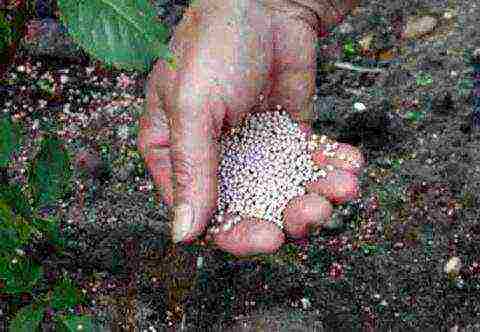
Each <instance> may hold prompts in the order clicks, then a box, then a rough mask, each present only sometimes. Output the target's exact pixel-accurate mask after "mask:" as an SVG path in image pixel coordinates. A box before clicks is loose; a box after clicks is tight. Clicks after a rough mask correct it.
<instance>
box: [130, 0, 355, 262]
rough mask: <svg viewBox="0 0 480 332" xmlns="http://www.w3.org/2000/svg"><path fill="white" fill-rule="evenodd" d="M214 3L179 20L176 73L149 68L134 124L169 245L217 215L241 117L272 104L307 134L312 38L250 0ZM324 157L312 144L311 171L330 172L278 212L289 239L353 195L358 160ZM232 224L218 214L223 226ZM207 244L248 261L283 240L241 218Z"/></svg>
mask: <svg viewBox="0 0 480 332" xmlns="http://www.w3.org/2000/svg"><path fill="white" fill-rule="evenodd" d="M217 2H219V1H205V2H204V3H203V4H200V3H196V4H195V5H193V6H192V7H191V8H189V10H188V11H187V12H186V13H185V16H184V19H183V20H182V22H181V23H180V24H179V26H178V27H177V29H176V31H175V34H174V36H173V38H172V41H171V45H170V47H171V49H172V51H173V53H174V54H175V56H176V60H177V66H178V67H177V69H176V70H172V69H170V68H168V67H167V66H166V65H165V64H164V62H158V63H157V64H156V66H155V68H154V70H153V72H152V75H151V77H150V79H149V83H148V95H147V113H146V114H145V115H144V116H143V117H142V118H141V120H140V128H141V129H140V133H139V140H138V146H139V150H140V151H141V153H142V154H143V156H144V157H145V160H146V164H147V167H148V168H149V170H150V171H151V173H152V175H153V178H154V182H155V184H156V185H157V186H158V187H159V189H160V191H161V195H162V197H163V199H164V201H165V203H166V204H167V205H170V206H172V205H174V206H175V216H174V220H173V227H172V229H173V231H172V233H173V238H174V241H175V242H179V241H183V242H190V241H192V240H194V239H195V238H196V237H197V236H198V235H200V234H201V233H202V232H203V231H204V230H205V229H206V227H207V223H208V221H209V220H210V219H211V217H212V215H213V212H214V210H215V209H216V198H217V171H218V164H219V160H218V158H219V156H218V144H217V142H218V139H219V137H220V135H221V133H222V131H224V130H228V129H229V128H231V127H232V126H235V125H236V124H237V123H238V122H239V121H240V120H241V119H242V118H244V117H245V115H246V114H247V113H248V112H252V111H255V112H258V111H260V112H261V111H267V110H270V109H272V108H274V107H276V106H277V105H281V106H282V107H283V108H284V109H285V110H286V111H287V112H289V114H290V116H291V117H292V118H293V119H295V120H296V121H298V122H299V123H300V126H301V128H303V130H304V131H305V133H306V134H307V135H311V130H310V126H309V122H310V120H311V115H312V107H313V98H312V97H313V95H314V91H315V73H316V53H315V42H316V34H315V31H314V30H313V29H312V28H311V27H310V26H309V25H307V24H306V23H304V22H302V21H299V20H298V19H295V18H289V17H286V16H285V15H280V14H276V13H273V12H271V11H269V10H267V9H266V8H263V7H260V6H259V5H258V4H257V3H256V2H255V1H246V2H242V4H239V2H235V5H233V7H232V5H231V3H230V5H222V4H217ZM219 3H220V2H219ZM221 3H224V2H221ZM237 3H238V4H237ZM249 6H250V7H249ZM251 6H256V8H255V9H256V10H252V8H251ZM207 14H208V15H207ZM260 96H263V98H262V97H260ZM259 100H260V102H259ZM324 150H325V145H324V144H320V145H319V147H318V150H317V151H315V152H314V153H313V159H314V161H315V162H316V163H317V165H319V166H325V165H331V168H332V172H331V173H330V174H329V175H328V176H327V177H326V178H325V179H322V180H319V181H316V182H315V183H311V184H309V185H308V186H307V192H308V193H307V194H306V195H304V196H302V197H296V198H294V199H293V200H292V201H291V202H290V204H289V206H288V208H287V209H286V210H285V212H284V228H285V232H286V234H287V235H289V236H291V237H293V238H299V237H304V236H306V235H307V233H308V229H309V228H310V227H311V226H319V225H322V224H325V223H326V222H327V221H328V220H329V218H330V215H331V212H332V205H331V203H341V202H345V201H347V200H350V199H353V198H355V197H356V196H357V195H358V183H357V178H356V175H357V174H358V173H359V172H360V170H361V169H362V166H363V159H362V156H361V154H360V152H359V151H358V150H357V149H356V148H354V147H351V146H348V145H345V144H340V145H339V147H338V149H337V153H336V154H335V156H329V155H328V154H325V153H324V152H325V151H324ZM340 156H348V157H349V158H347V159H350V161H348V160H346V159H345V158H343V157H342V158H340ZM231 218H232V216H229V215H225V217H224V221H225V222H230V221H229V219H231ZM212 238H213V240H214V241H215V243H216V244H217V245H218V246H219V247H220V248H222V249H223V250H226V251H228V252H230V253H233V254H235V255H251V254H256V253H270V252H274V251H276V250H277V249H278V248H279V247H280V246H281V245H282V244H283V242H284V241H285V234H284V232H283V231H282V230H281V229H279V228H278V227H277V226H276V225H275V224H272V223H269V222H265V221H263V220H258V219H255V218H244V220H241V221H240V222H238V223H236V225H235V226H234V227H232V228H231V229H229V230H226V231H220V232H219V233H217V234H214V235H213V236H212Z"/></svg>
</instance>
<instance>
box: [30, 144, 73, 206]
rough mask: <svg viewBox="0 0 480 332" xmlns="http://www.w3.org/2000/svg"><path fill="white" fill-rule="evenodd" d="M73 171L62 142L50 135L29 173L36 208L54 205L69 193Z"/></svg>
mask: <svg viewBox="0 0 480 332" xmlns="http://www.w3.org/2000/svg"><path fill="white" fill-rule="evenodd" d="M71 176H72V171H71V169H70V157H69V156H68V153H67V151H66V150H65V148H64V147H63V145H62V143H61V141H60V140H59V139H58V138H56V137H53V136H50V135H48V136H47V137H46V138H44V139H43V140H42V144H41V148H40V151H39V153H38V154H37V155H36V156H35V159H34V160H33V162H32V165H31V167H30V169H29V172H28V181H29V185H30V188H31V191H32V196H33V199H34V202H35V203H34V205H35V207H37V208H38V207H42V206H45V205H48V204H52V203H53V202H55V201H56V200H58V199H60V198H62V197H63V196H64V195H65V193H67V192H68V191H69V189H70V188H69V187H70V179H71Z"/></svg>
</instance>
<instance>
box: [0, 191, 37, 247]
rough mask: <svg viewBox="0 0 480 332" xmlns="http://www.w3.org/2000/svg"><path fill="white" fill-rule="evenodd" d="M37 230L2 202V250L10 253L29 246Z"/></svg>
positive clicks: (0, 215) (0, 218)
mask: <svg viewBox="0 0 480 332" xmlns="http://www.w3.org/2000/svg"><path fill="white" fill-rule="evenodd" d="M33 232H35V228H34V227H33V226H31V225H30V224H29V223H27V222H26V221H25V220H24V219H23V218H22V217H21V216H15V215H14V214H13V213H12V211H11V209H10V207H9V206H8V205H6V204H5V202H3V201H1V200H0V250H1V251H2V252H9V251H12V250H15V249H16V248H18V247H20V246H22V245H24V244H27V243H28V242H29V240H30V237H31V234H32V233H33Z"/></svg>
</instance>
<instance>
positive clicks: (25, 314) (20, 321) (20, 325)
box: [8, 303, 45, 332]
mask: <svg viewBox="0 0 480 332" xmlns="http://www.w3.org/2000/svg"><path fill="white" fill-rule="evenodd" d="M44 310H45V308H44V307H42V306H37V305H35V304H33V303H32V304H30V305H27V306H25V307H23V308H22V309H20V310H19V311H18V313H17V314H16V315H15V318H14V319H13V320H12V321H11V322H10V324H9V326H8V331H10V332H34V331H38V330H39V328H40V323H41V321H42V319H43V312H44Z"/></svg>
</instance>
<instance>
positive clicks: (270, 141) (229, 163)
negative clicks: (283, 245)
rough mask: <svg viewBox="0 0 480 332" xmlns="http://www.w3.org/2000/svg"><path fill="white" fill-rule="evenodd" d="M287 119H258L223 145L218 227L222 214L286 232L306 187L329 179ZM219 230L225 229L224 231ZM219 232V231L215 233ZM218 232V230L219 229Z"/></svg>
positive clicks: (276, 115)
mask: <svg viewBox="0 0 480 332" xmlns="http://www.w3.org/2000/svg"><path fill="white" fill-rule="evenodd" d="M309 144H311V142H307V140H306V136H305V134H304V133H303V132H302V131H301V130H300V128H299V125H298V123H296V122H295V121H293V120H292V119H291V118H290V116H289V115H288V113H286V112H284V111H274V112H267V113H253V114H251V115H249V116H248V117H247V118H246V119H245V120H244V121H243V122H242V124H241V125H240V126H238V127H236V128H234V129H232V131H231V132H229V133H227V134H224V135H223V136H222V137H221V140H220V167H219V184H218V192H219V197H218V211H217V213H216V215H215V219H216V222H217V224H222V221H223V218H222V216H223V214H224V213H230V214H233V215H236V216H237V217H236V218H234V219H235V221H233V222H231V223H230V224H225V223H224V224H223V225H222V226H223V227H224V229H225V230H227V229H229V228H230V227H231V226H233V224H235V223H236V222H238V221H239V220H240V218H239V217H238V216H243V217H256V218H259V219H264V220H268V221H271V222H274V223H276V224H277V225H278V226H279V227H280V228H283V225H282V218H283V211H284V209H285V207H286V206H287V204H288V202H289V201H290V200H291V199H292V198H294V197H296V196H299V195H303V194H305V184H306V183H307V182H309V181H314V180H315V179H318V178H319V177H325V176H326V174H327V173H326V169H321V168H318V167H316V166H314V164H313V160H312V158H311V152H310V151H312V147H311V146H310V145H309ZM219 226H220V225H219ZM216 231H217V232H218V228H217V230H216ZM214 232H215V228H214Z"/></svg>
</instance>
